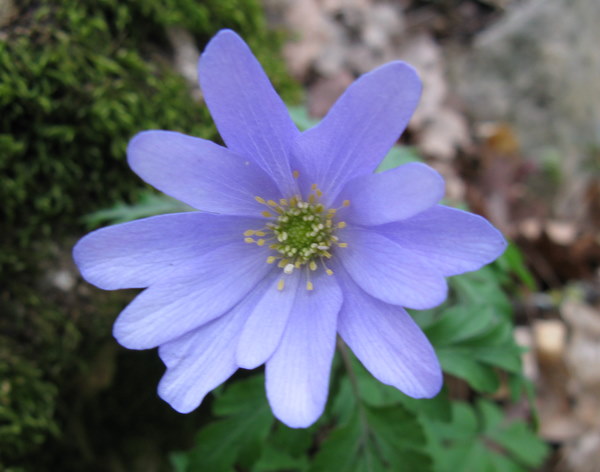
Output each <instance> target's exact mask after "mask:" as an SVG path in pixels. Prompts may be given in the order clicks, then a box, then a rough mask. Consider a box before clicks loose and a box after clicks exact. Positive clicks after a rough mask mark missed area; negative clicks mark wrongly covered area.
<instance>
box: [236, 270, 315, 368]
mask: <svg viewBox="0 0 600 472" xmlns="http://www.w3.org/2000/svg"><path fill="white" fill-rule="evenodd" d="M269 278H270V284H269V288H268V289H267V290H265V292H264V295H263V296H262V297H261V298H260V300H259V301H258V303H257V304H256V306H255V307H254V308H253V309H252V313H251V314H250V316H249V317H248V321H246V324H245V325H244V329H243V330H242V335H241V337H240V341H239V344H238V346H237V355H236V359H237V364H238V366H240V367H243V368H245V369H254V368H256V367H258V366H259V365H261V364H264V363H265V362H266V361H267V359H268V358H269V357H271V354H273V351H275V349H276V348H277V346H278V345H279V341H280V340H281V336H282V335H283V331H284V329H285V326H286V324H287V321H288V317H289V315H290V312H291V311H292V308H293V306H294V301H295V300H296V290H297V288H298V283H299V282H300V272H299V271H295V272H294V273H292V274H290V275H286V276H284V275H283V273H282V271H281V270H277V269H275V271H274V273H273V274H272V275H270V277H269ZM282 279H283V280H284V282H285V285H284V287H283V290H279V289H278V288H277V285H278V284H279V282H280V280H282ZM303 289H304V288H303V287H302V288H301V290H303Z"/></svg>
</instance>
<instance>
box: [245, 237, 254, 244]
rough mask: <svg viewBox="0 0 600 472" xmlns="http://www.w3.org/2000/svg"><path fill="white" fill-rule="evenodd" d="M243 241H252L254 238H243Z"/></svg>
mask: <svg viewBox="0 0 600 472" xmlns="http://www.w3.org/2000/svg"><path fill="white" fill-rule="evenodd" d="M244 242H245V243H253V242H254V239H253V238H244Z"/></svg>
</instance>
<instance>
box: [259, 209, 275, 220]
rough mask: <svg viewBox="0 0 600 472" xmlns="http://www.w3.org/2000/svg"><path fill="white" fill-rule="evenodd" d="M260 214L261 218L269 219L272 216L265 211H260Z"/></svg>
mask: <svg viewBox="0 0 600 472" xmlns="http://www.w3.org/2000/svg"><path fill="white" fill-rule="evenodd" d="M260 214H261V215H262V216H264V217H265V218H271V217H272V216H273V215H271V213H269V212H268V211H267V210H265V211H261V212H260Z"/></svg>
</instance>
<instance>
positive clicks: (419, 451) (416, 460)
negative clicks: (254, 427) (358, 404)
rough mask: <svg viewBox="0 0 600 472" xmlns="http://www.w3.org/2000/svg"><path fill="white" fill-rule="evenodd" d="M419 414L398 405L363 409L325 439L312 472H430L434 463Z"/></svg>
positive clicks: (357, 411) (355, 412) (315, 459)
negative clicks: (427, 447)
mask: <svg viewBox="0 0 600 472" xmlns="http://www.w3.org/2000/svg"><path fill="white" fill-rule="evenodd" d="M425 440H426V438H425V436H424V433H423V430H422V428H421V425H420V424H419V421H418V420H417V418H416V415H415V414H414V413H412V412H410V411H409V410H408V409H406V408H404V407H402V406H399V405H396V406H387V407H362V409H360V410H355V411H354V414H353V415H352V417H351V419H350V421H349V422H348V423H346V424H345V425H343V426H341V427H338V428H337V429H336V430H334V431H333V433H331V435H330V436H329V437H328V438H327V439H325V441H324V442H323V443H322V445H321V447H320V449H319V451H318V452H317V454H316V456H315V458H314V461H313V463H312V466H311V468H310V472H329V471H332V470H335V471H336V472H337V471H339V472H403V471H406V472H412V471H415V470H418V471H421V472H428V471H431V470H432V468H431V467H432V461H431V459H430V458H429V456H428V455H427V454H426V452H425V450H424V444H425Z"/></svg>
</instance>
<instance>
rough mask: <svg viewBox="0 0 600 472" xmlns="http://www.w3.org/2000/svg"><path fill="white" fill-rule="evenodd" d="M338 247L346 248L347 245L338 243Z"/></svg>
mask: <svg viewBox="0 0 600 472" xmlns="http://www.w3.org/2000/svg"><path fill="white" fill-rule="evenodd" d="M338 246H339V247H348V243H338Z"/></svg>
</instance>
